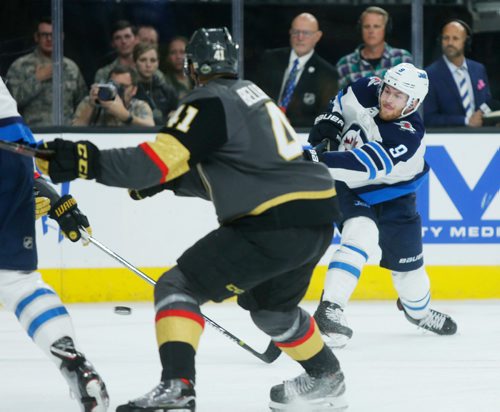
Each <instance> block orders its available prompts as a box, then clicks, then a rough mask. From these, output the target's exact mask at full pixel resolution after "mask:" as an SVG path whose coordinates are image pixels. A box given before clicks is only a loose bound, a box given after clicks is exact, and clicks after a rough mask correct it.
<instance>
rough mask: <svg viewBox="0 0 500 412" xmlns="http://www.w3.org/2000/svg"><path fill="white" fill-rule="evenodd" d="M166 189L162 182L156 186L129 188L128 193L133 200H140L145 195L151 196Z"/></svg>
mask: <svg viewBox="0 0 500 412" xmlns="http://www.w3.org/2000/svg"><path fill="white" fill-rule="evenodd" d="M166 189H167V184H166V183H162V184H159V185H156V186H151V187H146V188H144V189H129V190H128V194H129V196H130V197H131V198H132V199H134V200H142V199H145V198H146V197H152V196H154V195H156V194H157V193H160V192H161V191H163V190H166Z"/></svg>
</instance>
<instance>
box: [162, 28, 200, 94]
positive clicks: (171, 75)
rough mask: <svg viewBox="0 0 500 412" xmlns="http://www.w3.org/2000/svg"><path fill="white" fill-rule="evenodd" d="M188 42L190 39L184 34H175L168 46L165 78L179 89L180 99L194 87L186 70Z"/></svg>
mask: <svg viewBox="0 0 500 412" xmlns="http://www.w3.org/2000/svg"><path fill="white" fill-rule="evenodd" d="M187 44H188V39H186V38H185V37H183V36H175V37H174V38H173V39H172V40H170V42H169V43H168V47H167V61H166V63H167V69H166V71H165V79H166V81H167V83H170V84H171V85H172V86H173V87H174V89H175V90H176V91H177V94H178V95H179V99H182V98H183V97H184V96H185V95H186V94H187V93H188V92H189V91H190V90H191V89H192V88H193V83H192V81H191V79H190V78H189V76H188V75H187V74H186V72H185V70H184V57H185V56H186V45H187Z"/></svg>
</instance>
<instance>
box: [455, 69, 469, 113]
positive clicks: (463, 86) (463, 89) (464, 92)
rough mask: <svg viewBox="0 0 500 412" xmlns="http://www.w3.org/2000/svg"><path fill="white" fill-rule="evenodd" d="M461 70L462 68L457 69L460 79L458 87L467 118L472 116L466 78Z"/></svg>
mask: <svg viewBox="0 0 500 412" xmlns="http://www.w3.org/2000/svg"><path fill="white" fill-rule="evenodd" d="M463 70H464V69H458V70H457V73H458V77H459V79H460V81H459V84H458V85H459V87H458V89H459V92H460V97H461V98H462V106H463V107H464V111H465V116H466V117H467V118H469V117H470V116H472V100H471V96H470V94H469V88H468V87H467V79H466V78H465V74H464V72H463Z"/></svg>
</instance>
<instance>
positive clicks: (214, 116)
mask: <svg viewBox="0 0 500 412" xmlns="http://www.w3.org/2000/svg"><path fill="white" fill-rule="evenodd" d="M131 162H132V163H131ZM100 163H101V168H102V169H101V175H100V177H99V178H98V181H100V182H101V183H104V184H108V185H113V186H123V187H129V188H144V187H151V186H154V185H159V184H163V186H164V188H167V189H172V190H174V191H175V193H176V194H178V195H187V196H197V197H202V198H205V199H207V200H211V201H212V202H213V203H214V206H215V209H216V213H217V215H218V218H219V221H220V222H221V223H223V224H227V223H229V222H234V221H235V220H238V219H239V218H242V217H248V216H270V215H272V216H273V217H272V218H271V219H270V220H268V221H272V225H274V226H280V227H283V226H294V225H314V224H327V223H330V222H332V220H333V217H334V214H335V213H336V207H335V202H334V197H335V189H334V184H333V181H332V179H331V177H330V174H329V172H328V169H327V168H326V167H325V166H323V165H318V164H314V163H311V162H306V161H304V160H303V159H302V145H301V143H300V142H299V140H298V138H297V136H296V134H295V131H294V130H293V128H292V127H291V126H290V124H289V123H288V121H287V119H286V117H285V116H284V114H283V113H282V112H281V110H280V109H279V108H278V107H277V106H276V105H275V103H274V102H273V101H272V100H271V99H270V98H269V97H268V96H267V95H266V94H265V93H264V92H263V91H262V90H261V89H260V88H258V87H257V86H256V85H255V84H253V83H251V82H249V81H244V80H236V79H227V78H219V79H217V80H213V81H211V82H209V83H208V84H207V85H205V86H203V87H198V88H196V89H194V90H193V91H191V92H190V93H189V94H188V95H187V96H186V97H185V98H184V99H183V100H182V101H181V104H180V106H179V108H178V109H177V111H176V112H175V113H173V114H172V115H171V116H170V118H169V120H168V123H167V127H165V128H163V129H162V130H161V131H160V132H159V134H158V135H157V137H156V140H155V141H154V142H149V143H143V144H141V145H139V147H137V148H128V149H113V150H104V151H102V152H101V161H100ZM130 164H134V165H135V166H134V168H133V169H134V172H133V173H132V172H131V170H130V168H129V167H127V165H130Z"/></svg>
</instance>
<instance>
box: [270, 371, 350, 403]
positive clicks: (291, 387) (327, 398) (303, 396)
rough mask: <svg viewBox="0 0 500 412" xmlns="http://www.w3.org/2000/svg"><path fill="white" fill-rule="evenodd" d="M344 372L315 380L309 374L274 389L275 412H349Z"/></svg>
mask: <svg viewBox="0 0 500 412" xmlns="http://www.w3.org/2000/svg"><path fill="white" fill-rule="evenodd" d="M344 393H345V383H344V374H343V373H342V372H341V371H338V372H336V373H331V374H328V375H324V376H322V377H320V378H314V377H312V376H310V375H308V374H307V373H303V374H302V375H299V376H297V377H296V378H295V379H292V380H291V381H284V382H283V383H282V384H280V385H276V386H273V387H272V388H271V402H270V403H269V407H270V408H271V410H272V411H289V412H292V411H294V412H299V411H300V412H306V411H307V412H319V411H341V410H344V409H346V408H347V402H346V400H345V396H344Z"/></svg>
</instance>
